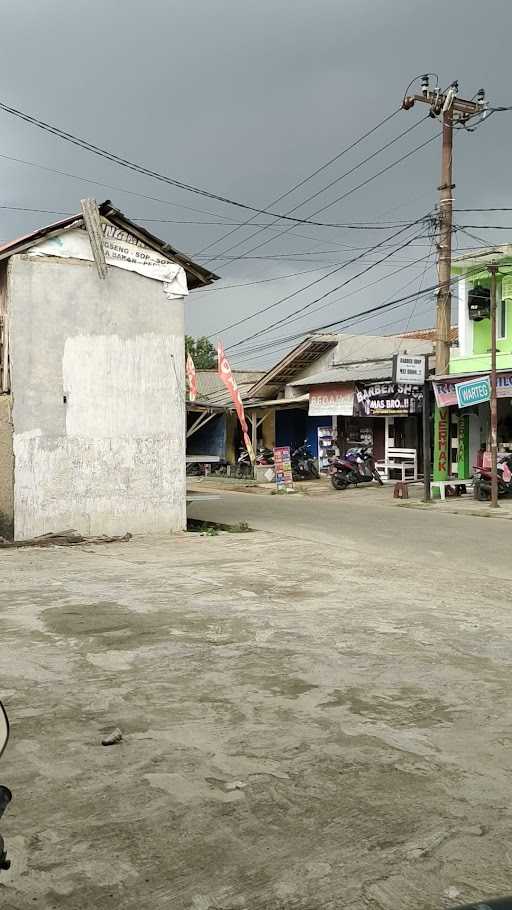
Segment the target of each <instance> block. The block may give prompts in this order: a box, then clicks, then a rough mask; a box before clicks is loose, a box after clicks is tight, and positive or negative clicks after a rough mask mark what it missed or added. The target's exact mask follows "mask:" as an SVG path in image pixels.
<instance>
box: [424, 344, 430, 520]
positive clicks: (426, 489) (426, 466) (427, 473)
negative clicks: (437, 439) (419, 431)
mask: <svg viewBox="0 0 512 910" xmlns="http://www.w3.org/2000/svg"><path fill="white" fill-rule="evenodd" d="M430 473H431V471H430V380H429V378H428V354H425V384H424V386H423V502H430V500H431V494H430Z"/></svg>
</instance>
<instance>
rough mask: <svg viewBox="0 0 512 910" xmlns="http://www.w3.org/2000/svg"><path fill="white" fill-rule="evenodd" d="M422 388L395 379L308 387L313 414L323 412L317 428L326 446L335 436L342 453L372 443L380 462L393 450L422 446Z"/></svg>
mask: <svg viewBox="0 0 512 910" xmlns="http://www.w3.org/2000/svg"><path fill="white" fill-rule="evenodd" d="M422 409H423V387H422V386H414V385H408V384H397V383H393V382H389V381H386V382H372V383H369V382H350V383H349V382H347V383H341V384H329V383H325V384H323V385H314V386H312V387H311V388H310V391H309V417H310V419H312V418H315V419H318V418H319V417H320V416H322V417H323V424H322V426H321V427H318V457H319V462H320V469H322V468H325V467H326V464H327V461H326V459H325V458H322V450H323V449H324V448H326V447H327V446H328V445H329V443H330V444H332V440H333V439H335V440H336V445H337V448H338V450H339V451H340V452H344V451H346V449H348V448H349V447H350V446H353V445H355V444H358V443H362V444H365V445H371V446H372V449H373V454H374V457H375V460H376V461H379V462H386V461H387V459H388V456H389V452H390V450H391V449H393V450H396V449H397V448H398V449H408V450H411V449H414V450H415V451H416V452H418V453H419V452H420V451H421V412H422Z"/></svg>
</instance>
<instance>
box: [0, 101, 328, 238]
mask: <svg viewBox="0 0 512 910" xmlns="http://www.w3.org/2000/svg"><path fill="white" fill-rule="evenodd" d="M0 110H3V111H5V113H7V114H11V115H12V116H14V117H17V118H18V119H20V120H24V121H25V122H26V123H29V124H31V125H32V126H36V127H37V128H38V129H41V130H44V131H45V132H47V133H50V134H51V135H53V136H56V137H57V138H58V139H62V140H64V141H65V142H69V143H71V144H72V145H75V146H77V147H78V148H81V149H84V150H85V151H87V152H90V153H91V154H93V155H96V156H98V157H100V158H104V159H106V160H107V161H111V162H113V163H114V164H118V165H119V166H120V167H124V168H126V169H128V170H130V171H134V172H135V173H138V174H142V175H143V176H145V177H152V178H153V179H154V180H158V181H160V182H161V183H165V184H167V185H169V186H175V187H177V189H180V190H184V191H186V192H190V193H194V194H195V195H198V196H203V197H205V198H206V199H214V200H216V201H217V202H222V203H224V204H226V205H233V206H236V207H237V208H241V209H245V210H247V211H250V212H256V213H257V214H259V215H270V216H271V217H274V218H279V219H284V220H286V221H293V222H294V223H298V224H315V222H313V221H311V220H309V219H306V218H293V217H291V216H288V215H284V214H280V213H279V212H271V211H269V210H268V209H261V208H258V207H257V206H254V205H250V204H249V203H246V202H240V201H239V200H237V199H230V198H229V197H228V196H223V195H221V194H219V193H213V192H211V191H210V190H205V189H202V188H201V187H197V186H194V184H192V183H185V182H184V181H183V180H178V179H177V178H175V177H168V176H167V175H166V174H161V173H160V172H159V171H155V170H152V169H151V168H147V167H145V166H144V165H142V164H137V163H135V162H133V161H130V160H129V159H128V158H123V157H122V156H121V155H116V154H115V153H114V152H109V151H108V150H107V149H104V148H102V147H101V146H98V145H95V144H94V143H92V142H89V141H88V140H87V139H82V138H80V137H79V136H76V135H74V134H73V133H69V132H67V131H66V130H62V129H60V127H57V126H53V125H52V124H50V123H47V122H46V121H45V120H41V119H40V118H39V117H34V116H32V115H31V114H27V113H25V112H24V111H20V110H18V109H17V108H14V107H11V106H10V105H8V104H5V103H4V102H2V101H0ZM316 223H317V224H318V222H316ZM320 226H321V227H323V226H324V225H323V224H320Z"/></svg>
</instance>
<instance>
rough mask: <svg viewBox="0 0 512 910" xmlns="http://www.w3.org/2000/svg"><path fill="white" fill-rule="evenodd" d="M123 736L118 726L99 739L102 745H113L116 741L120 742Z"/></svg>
mask: <svg viewBox="0 0 512 910" xmlns="http://www.w3.org/2000/svg"><path fill="white" fill-rule="evenodd" d="M122 738H123V734H122V732H121V730H120V729H119V727H116V728H115V730H112V733H108V734H107V736H104V737H103V739H102V740H101V745H102V746H115V745H116V743H120V742H121V740H122Z"/></svg>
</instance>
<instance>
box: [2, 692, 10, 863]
mask: <svg viewBox="0 0 512 910" xmlns="http://www.w3.org/2000/svg"><path fill="white" fill-rule="evenodd" d="M8 740H9V721H8V719H7V714H6V712H5V708H4V706H3V704H2V702H1V701H0V756H1V755H2V753H3V751H4V749H5V747H6V745H7V742H8ZM11 799H12V793H11V791H10V790H9V789H8V788H7V787H4V786H3V785H2V784H0V818H1V817H2V815H3V814H4V812H5V810H6V808H7V806H8V805H9V803H10V801H11ZM10 866H11V863H10V861H9V860H8V859H7V853H6V851H5V846H4V839H3V837H2V835H1V834H0V872H1V871H2V870H4V871H5V870H7V869H10Z"/></svg>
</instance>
